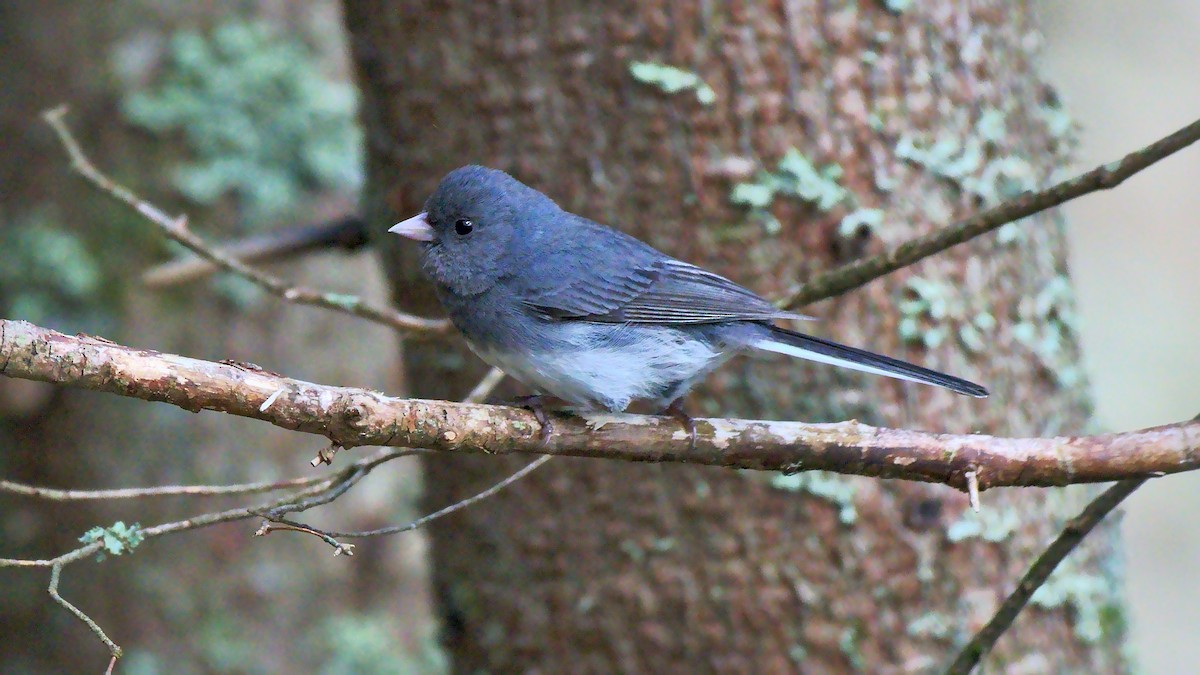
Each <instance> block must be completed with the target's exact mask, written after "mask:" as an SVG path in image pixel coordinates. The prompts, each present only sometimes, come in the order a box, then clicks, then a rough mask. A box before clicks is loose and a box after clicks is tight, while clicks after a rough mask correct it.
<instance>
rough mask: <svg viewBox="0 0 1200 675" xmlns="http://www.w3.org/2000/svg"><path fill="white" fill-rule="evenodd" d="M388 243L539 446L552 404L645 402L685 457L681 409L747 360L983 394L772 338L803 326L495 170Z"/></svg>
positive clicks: (852, 354) (467, 170) (870, 356)
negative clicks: (717, 376) (423, 280)
mask: <svg viewBox="0 0 1200 675" xmlns="http://www.w3.org/2000/svg"><path fill="white" fill-rule="evenodd" d="M388 231H389V232H391V233H393V234H398V235H401V236H403V237H407V238H409V239H413V240H416V241H418V242H420V246H421V256H420V257H421V267H422V270H423V272H424V273H425V274H426V276H428V277H429V279H430V280H431V281H432V282H433V287H434V289H435V293H436V294H437V297H438V299H439V301H440V302H441V304H442V306H443V308H444V309H445V310H446V312H447V314H448V315H449V318H450V320H451V322H452V323H453V324H454V326H455V327H456V328H457V329H458V330H459V332H461V333H462V335H463V337H464V338H465V339H466V342H467V345H468V346H469V347H470V349H471V350H472V351H473V352H475V354H477V355H478V356H479V357H480V358H481V359H483V360H484V361H485V362H487V363H489V364H491V365H493V366H495V367H497V368H499V369H500V370H502V371H504V372H505V373H506V374H508V375H510V376H512V377H513V378H515V379H517V380H518V381H520V382H521V383H523V384H524V385H526V386H528V387H531V388H532V389H533V390H534V392H535V393H534V394H533V395H531V396H527V397H523V398H522V399H521V400H520V401H519V403H520V405H522V406H524V407H527V408H530V409H531V410H532V411H533V412H534V414H535V416H536V417H537V420H538V421H539V423H540V424H541V432H542V439H543V440H547V439H548V438H549V434H550V431H551V428H552V425H551V422H550V421H549V418H548V417H547V416H546V414H545V406H546V404H547V403H548V402H550V401H553V402H554V403H556V404H558V405H561V406H565V407H567V408H568V409H571V410H574V411H579V412H587V411H597V412H622V411H624V410H626V408H628V407H629V405H630V404H631V403H633V402H634V401H646V402H648V403H649V405H650V406H651V407H652V409H654V410H656V411H659V412H660V413H663V414H669V415H672V416H674V417H676V418H677V419H679V420H680V422H681V423H682V424H683V425H684V428H685V429H686V430H687V431H688V433H689V436H690V437H691V439H692V443H693V444H694V443H695V441H696V427H695V424H694V421H693V420H692V418H691V417H690V416H688V415H687V413H686V412H685V411H684V409H683V406H682V400H683V398H684V397H685V396H686V394H687V393H688V391H689V390H690V389H691V388H692V387H693V386H694V385H695V384H696V383H697V382H699V381H701V380H703V379H704V378H705V376H707V375H708V374H709V373H711V372H712V371H713V370H714V369H716V368H717V367H718V366H720V365H721V364H723V363H725V362H726V361H727V360H729V359H730V358H731V357H733V356H735V355H737V354H739V353H743V352H748V351H754V350H759V351H766V352H775V353H778V354H785V355H787V356H791V357H797V358H801V359H807V360H810V361H816V362H820V363H825V364H829V365H833V366H840V367H843V368H850V369H853V370H858V371H863V372H867V373H872V374H875V375H884V376H887V377H892V378H896V379H900V380H908V381H911V382H918V383H921V384H927V385H934V386H938V387H944V388H946V389H949V390H951V391H954V392H957V393H959V394H964V395H966V396H972V397H977V398H984V397H986V396H987V395H988V392H987V390H986V389H985V388H984V387H982V386H980V385H978V384H975V383H973V382H968V381H967V380H964V379H961V378H958V377H954V376H952V375H947V374H945V373H940V372H937V371H934V370H930V369H928V368H924V367H922V366H918V365H915V364H911V363H907V362H905V361H901V360H898V359H895V358H892V357H889V356H884V355H882V354H876V353H873V352H870V351H866V350H863V349H858V348H855V347H850V346H847V345H843V344H839V343H837V342H833V341H830V340H826V339H823V338H819V337H815V336H812V335H806V334H804V333H800V332H797V331H793V330H789V329H787V328H783V327H780V326H778V325H776V324H775V322H776V321H779V320H803V319H808V318H811V317H806V316H803V315H800V314H796V313H793V312H788V311H785V310H782V309H780V308H778V307H776V306H775V305H773V304H772V303H771V302H769V301H768V300H767V299H765V298H763V297H762V296H760V295H758V294H757V293H755V292H753V291H751V290H749V289H747V288H745V287H743V286H740V285H738V284H736V283H734V282H733V281H730V280H729V279H727V278H725V277H723V276H721V275H718V274H715V273H713V272H710V271H708V270H705V269H703V268H701V267H698V266H696V265H692V264H690V263H687V262H684V261H681V260H678V259H676V258H673V257H671V256H669V255H667V254H665V253H663V252H661V251H659V250H657V249H655V248H653V247H651V246H650V245H649V244H646V243H645V242H642V241H641V240H639V239H637V238H635V237H633V236H630V235H628V234H625V233H623V232H620V231H618V230H615V229H613V228H611V227H608V226H606V225H603V224H600V223H597V222H595V221H592V220H590V219H588V218H585V217H583V216H579V215H576V214H574V213H571V212H569V211H567V210H565V209H563V208H561V207H560V206H559V205H558V204H557V203H556V202H555V201H554V200H553V199H551V198H550V197H548V196H546V195H545V194H543V193H541V192H539V191H538V190H536V189H534V188H532V187H529V186H528V185H526V184H524V183H522V182H520V181H519V180H517V179H516V178H513V177H512V176H510V175H509V174H507V173H505V172H503V171H500V170H497V169H490V168H487V167H483V166H477V165H469V166H463V167H460V168H458V169H455V170H453V171H451V172H450V173H448V174H447V175H446V176H445V177H443V178H442V180H441V181H440V182H439V183H438V185H437V187H436V188H435V189H434V191H433V193H432V194H431V195H430V196H429V198H428V199H427V200H426V202H425V208H424V210H423V211H421V212H420V213H418V214H417V215H415V216H413V217H411V218H408V219H406V220H403V221H401V222H399V223H396V224H395V225H394V226H393V227H391V228H390V229H389V230H388Z"/></svg>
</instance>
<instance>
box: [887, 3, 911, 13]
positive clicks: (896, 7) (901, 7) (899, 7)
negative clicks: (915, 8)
mask: <svg viewBox="0 0 1200 675" xmlns="http://www.w3.org/2000/svg"><path fill="white" fill-rule="evenodd" d="M912 4H913V0H883V6H884V7H886V8H887V10H888V11H889V12H892V13H893V14H902V13H904V12H906V11H908V10H909V9H910V8H912Z"/></svg>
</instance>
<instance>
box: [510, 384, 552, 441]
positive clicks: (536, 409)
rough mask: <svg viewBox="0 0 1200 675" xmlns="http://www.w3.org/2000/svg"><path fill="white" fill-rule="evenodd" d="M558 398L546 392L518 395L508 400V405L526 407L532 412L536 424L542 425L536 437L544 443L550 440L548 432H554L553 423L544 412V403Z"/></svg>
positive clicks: (549, 402)
mask: <svg viewBox="0 0 1200 675" xmlns="http://www.w3.org/2000/svg"><path fill="white" fill-rule="evenodd" d="M558 400H559V399H557V398H555V397H553V396H547V395H546V394H532V395H530V396H518V397H516V398H515V399H513V400H512V401H511V402H509V405H510V406H512V407H514V408H528V409H529V411H530V412H532V413H533V417H534V419H536V420H537V421H538V424H540V425H542V430H541V431H540V432H539V433H538V439H539V440H541V442H542V444H543V445H545V444H546V443H548V442H549V441H550V434H552V433H554V423H553V422H551V421H550V416H549V415H547V414H546V405H547V404H553V403H554V402H555V401H558Z"/></svg>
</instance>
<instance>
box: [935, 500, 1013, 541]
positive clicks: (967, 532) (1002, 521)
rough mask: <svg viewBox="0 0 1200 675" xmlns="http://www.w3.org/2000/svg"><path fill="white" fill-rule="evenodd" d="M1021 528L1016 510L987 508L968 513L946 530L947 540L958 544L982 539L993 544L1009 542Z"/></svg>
mask: <svg viewBox="0 0 1200 675" xmlns="http://www.w3.org/2000/svg"><path fill="white" fill-rule="evenodd" d="M1020 526H1021V516H1020V514H1018V513H1017V512H1016V510H1015V509H1004V508H987V509H984V510H982V511H980V512H978V513H976V512H975V511H967V512H966V513H964V514H963V515H962V517H961V518H959V519H958V520H956V521H955V522H953V523H951V524H950V526H949V527H947V528H946V539H948V540H950V541H951V542H954V543H958V542H961V541H966V540H968V539H982V540H984V541H990V542H992V543H1000V542H1002V541H1005V540H1007V539H1008V538H1009V537H1011V536H1012V535H1013V533H1014V532H1016V531H1017V528H1018V527H1020Z"/></svg>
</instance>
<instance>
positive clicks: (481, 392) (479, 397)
mask: <svg viewBox="0 0 1200 675" xmlns="http://www.w3.org/2000/svg"><path fill="white" fill-rule="evenodd" d="M503 379H504V371H503V370H500V369H499V368H495V367H493V368H492V369H491V370H489V371H487V374H485V375H484V376H483V378H481V379H480V380H479V384H477V385H475V387H474V388H473V389H471V393H469V394H467V397H466V398H464V399H463V403H483V400H484V399H485V398H487V397H488V396H490V395H491V393H492V391H493V390H494V389H495V388H496V387H498V386H500V382H501V381H502V380H503Z"/></svg>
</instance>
